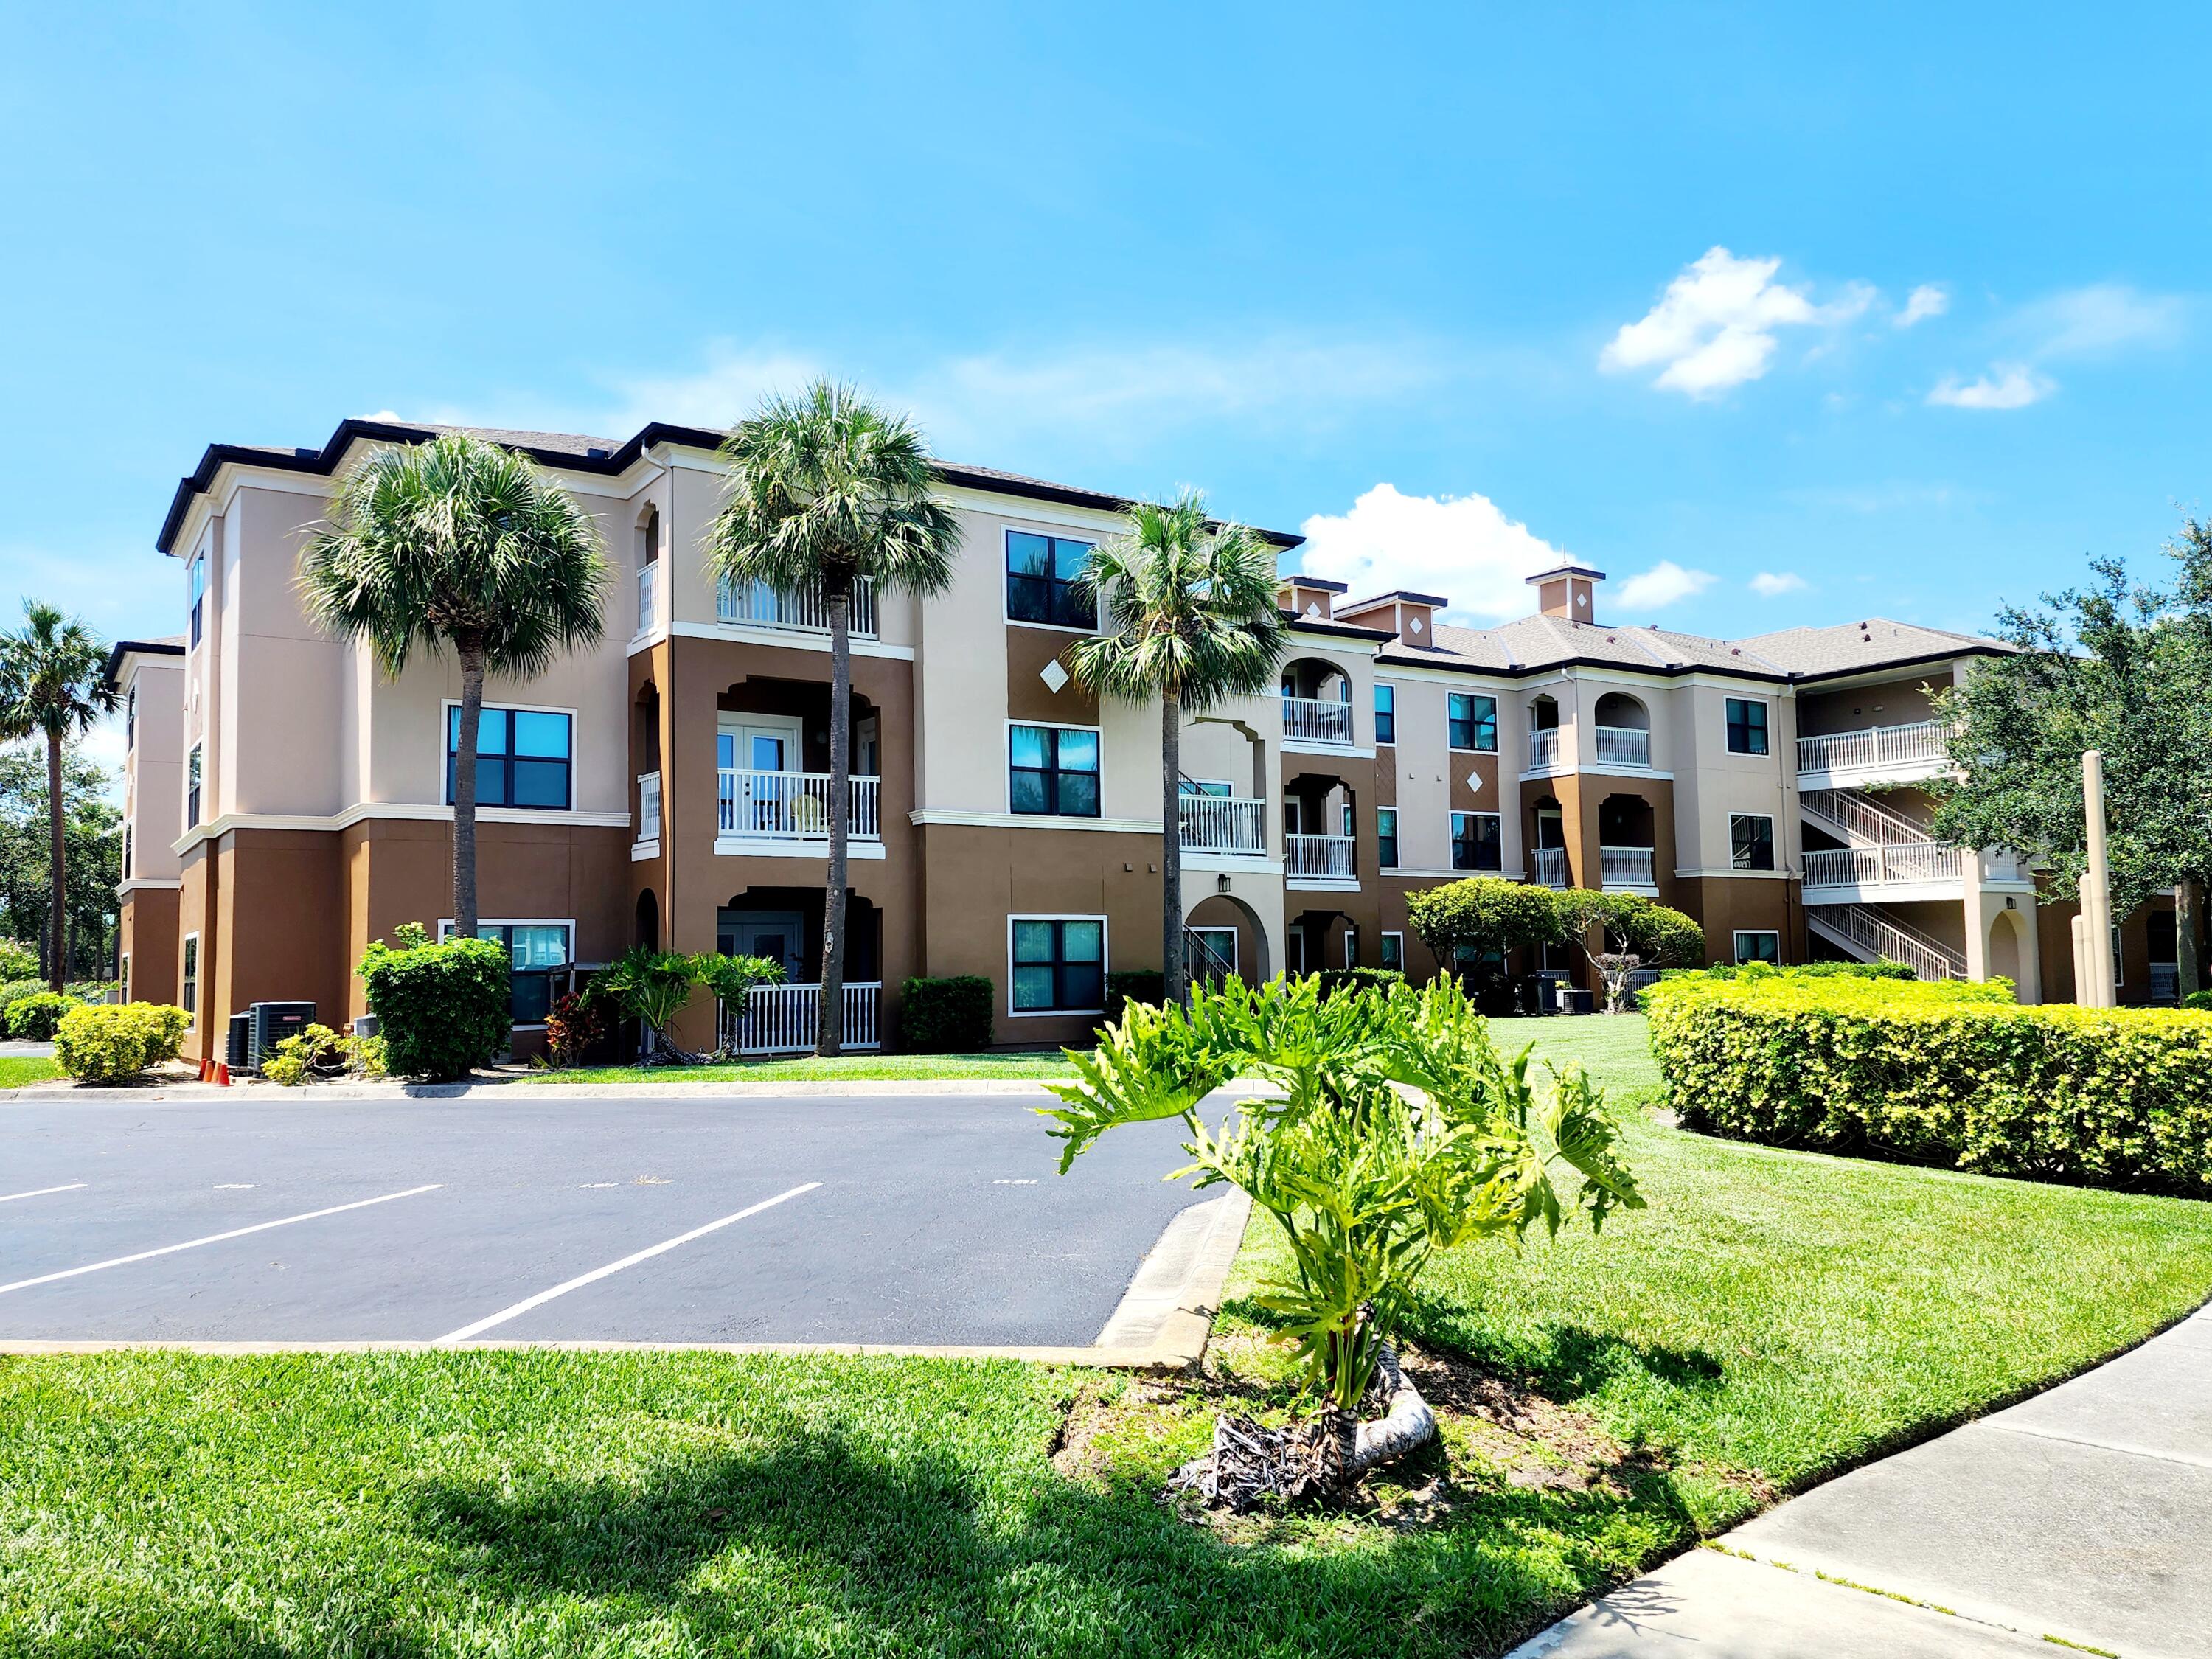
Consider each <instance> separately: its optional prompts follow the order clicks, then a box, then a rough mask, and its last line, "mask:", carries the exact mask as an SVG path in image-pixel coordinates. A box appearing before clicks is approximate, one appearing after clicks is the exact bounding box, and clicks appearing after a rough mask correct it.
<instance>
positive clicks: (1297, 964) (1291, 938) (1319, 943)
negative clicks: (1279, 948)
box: [1283, 910, 1359, 976]
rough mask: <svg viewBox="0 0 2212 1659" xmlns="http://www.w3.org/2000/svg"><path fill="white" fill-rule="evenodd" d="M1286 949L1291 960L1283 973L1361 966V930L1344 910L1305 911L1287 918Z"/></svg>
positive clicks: (1284, 934)
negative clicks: (1359, 951)
mask: <svg viewBox="0 0 2212 1659" xmlns="http://www.w3.org/2000/svg"><path fill="white" fill-rule="evenodd" d="M1347 941H1349V943H1348V944H1347ZM1283 948H1284V950H1285V952H1286V953H1287V955H1288V958H1289V959H1288V960H1287V961H1285V963H1283V971H1284V972H1285V973H1286V974H1289V975H1293V976H1296V975H1300V974H1317V973H1319V972H1321V970H1322V969H1324V968H1356V967H1358V965H1359V963H1358V949H1359V933H1358V928H1356V927H1354V926H1353V925H1352V920H1351V918H1350V917H1348V916H1346V915H1345V914H1344V912H1343V911H1341V910H1302V911H1300V912H1298V913H1297V915H1286V916H1285V918H1284V929H1283Z"/></svg>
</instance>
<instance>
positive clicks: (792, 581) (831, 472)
mask: <svg viewBox="0 0 2212 1659" xmlns="http://www.w3.org/2000/svg"><path fill="white" fill-rule="evenodd" d="M722 453H723V455H724V457H725V458H726V459H728V461H729V463H730V478H729V489H728V494H727V495H726V497H725V499H724V501H723V504H722V510H721V511H720V513H718V514H716V515H715V519H714V526H713V527H712V528H711V529H710V530H708V532H707V562H708V568H709V569H710V570H711V571H712V572H713V573H714V575H715V576H716V577H717V578H718V579H720V580H722V581H725V582H729V583H732V584H734V585H737V586H746V585H749V584H750V583H753V582H760V583H763V584H764V585H765V586H769V587H772V588H775V589H777V590H779V591H781V592H807V591H809V590H811V589H816V588H818V589H819V590H820V592H821V594H822V605H823V611H826V612H827V613H828V616H829V879H828V884H827V885H826V887H825V888H824V890H823V899H822V992H821V1006H820V1014H819V1018H818V1021H817V1025H816V1027H815V1048H816V1051H817V1053H820V1054H836V1053H837V1051H838V1049H839V1048H840V1047H841V1046H842V1044H843V1042H844V1037H845V1030H844V1027H845V879H846V872H847V868H848V865H847V857H848V854H847V847H846V842H847V836H848V833H849V831H850V829H851V820H852V803H851V802H850V801H849V800H848V799H847V795H848V792H849V790H850V787H851V784H850V778H851V775H852V769H853V757H852V723H853V638H852V629H851V624H852V605H853V588H854V584H855V583H856V582H858V581H860V580H861V579H862V578H863V577H865V578H866V579H867V580H870V581H872V583H874V584H875V586H876V590H877V592H879V593H886V592H905V593H918V594H930V593H941V592H944V591H945V589H946V588H947V587H948V586H951V582H952V559H953V555H954V554H955V553H956V552H957V550H958V548H959V544H960V526H959V521H958V520H956V519H955V518H954V517H953V515H952V513H951V509H950V508H948V507H945V504H944V503H943V502H941V501H938V500H937V499H936V497H935V496H934V495H933V494H932V493H931V491H932V489H933V487H934V485H935V483H936V471H935V469H934V468H933V466H932V465H930V459H929V449H928V446H927V444H926V443H925V442H924V441H923V440H922V435H921V431H920V429H919V428H916V427H915V424H914V422H912V421H910V420H908V418H907V417H906V416H902V415H894V414H891V413H890V412H889V411H888V410H884V409H881V408H878V406H877V405H876V404H872V403H870V402H869V401H868V400H867V399H866V398H864V397H862V396H861V395H860V392H859V391H858V390H857V389H856V388H854V387H853V386H845V385H842V384H841V383H838V382H836V381H830V380H817V381H816V382H815V383H814V384H813V385H812V386H809V387H808V388H807V389H806V390H805V392H802V393H800V394H799V396H798V397H796V398H783V397H770V398H767V399H765V400H763V403H762V404H761V406H760V408H759V409H758V410H757V411H756V412H755V413H754V414H753V416H751V418H750V419H748V420H746V421H744V422H740V423H739V424H738V426H737V428H735V429H734V430H732V432H731V434H730V435H729V438H728V440H727V441H726V442H725V443H724V444H723V445H722Z"/></svg>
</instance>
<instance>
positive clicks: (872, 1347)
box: [0, 1193, 1252, 1371]
mask: <svg viewBox="0 0 2212 1659" xmlns="http://www.w3.org/2000/svg"><path fill="white" fill-rule="evenodd" d="M1251 1212H1252V1200H1250V1199H1249V1198H1247V1197H1246V1196H1245V1195H1244V1194H1242V1193H1232V1194H1230V1195H1229V1196H1227V1197H1225V1198H1217V1199H1212V1200H1208V1201H1206V1202H1205V1203H1202V1204H1194V1205H1192V1206H1190V1207H1189V1208H1188V1209H1186V1210H1183V1211H1182V1212H1179V1213H1178V1214H1177V1215H1176V1217H1175V1218H1173V1219H1172V1220H1170V1222H1169V1223H1168V1225H1167V1227H1166V1229H1165V1231H1163V1232H1162V1233H1161V1234H1160V1237H1159V1238H1158V1241H1157V1242H1156V1243H1154V1244H1153V1246H1152V1249H1150V1250H1149V1251H1147V1252H1146V1255H1145V1259H1144V1260H1143V1261H1141V1262H1139V1264H1138V1267H1137V1273H1136V1276H1135V1278H1133V1279H1131V1280H1130V1283H1129V1288H1128V1289H1127V1291H1124V1292H1123V1293H1122V1297H1121V1304H1120V1305H1119V1306H1117V1307H1116V1308H1115V1310H1114V1314H1113V1316H1112V1317H1111V1318H1109V1320H1108V1321H1107V1322H1106V1325H1105V1328H1103V1330H1101V1331H1100V1332H1099V1334H1098V1335H1097V1339H1096V1340H1094V1341H1093V1342H1092V1343H1091V1345H1090V1346H1088V1347H1023V1346H1006V1347H993V1346H987V1345H969V1344H961V1343H902V1342H616V1341H604V1342H499V1341H489V1342H463V1343H456V1344H453V1346H443V1345H441V1344H438V1343H435V1342H380V1341H363V1342H219V1341H162V1340H134V1339H117V1340H103V1339H94V1340H76V1341H44V1340H32V1339H22V1338H17V1339H10V1340H4V1341H0V1358H34V1357H39V1356H45V1355H56V1354H92V1353H204V1354H231V1355H241V1354H276V1353H483V1352H494V1353H498V1352H538V1351H543V1352H554V1353H725V1354H794V1355H799V1354H885V1355H890V1356H895V1357H898V1358H910V1359H1018V1360H1023V1361H1025V1362H1027V1363H1029V1364H1034V1365H1089V1366H1096V1367H1098V1368H1100V1369H1102V1370H1140V1371H1180V1370H1188V1369H1189V1368H1190V1367H1192V1366H1193V1365H1195V1364H1197V1363H1198V1362H1199V1359H1200V1357H1201V1356H1203V1355H1204V1353H1205V1352H1206V1340H1207V1338H1208V1337H1209V1336H1210V1335H1211V1334H1212V1329H1213V1316H1214V1315H1215V1314H1216V1313H1217V1312H1218V1310H1219V1309H1220V1306H1221V1293H1222V1291H1223V1289H1224V1287H1225V1286H1226V1285H1227V1284H1228V1282H1229V1273H1230V1269H1231V1267H1232V1266H1234V1264H1235V1262H1236V1260H1237V1247H1238V1246H1239V1245H1240V1244H1242V1243H1243V1239H1244V1224H1245V1222H1246V1220H1247V1218H1249V1216H1250V1215H1251Z"/></svg>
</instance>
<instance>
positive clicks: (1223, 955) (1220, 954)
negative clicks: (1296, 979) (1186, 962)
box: [1183, 893, 1273, 985]
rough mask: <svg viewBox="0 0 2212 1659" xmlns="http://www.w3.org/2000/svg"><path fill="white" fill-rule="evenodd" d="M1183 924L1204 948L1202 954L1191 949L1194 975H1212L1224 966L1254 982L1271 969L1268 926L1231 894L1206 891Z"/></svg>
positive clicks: (1265, 977)
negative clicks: (1201, 973)
mask: <svg viewBox="0 0 2212 1659" xmlns="http://www.w3.org/2000/svg"><path fill="white" fill-rule="evenodd" d="M1183 926H1184V927H1187V928H1188V929H1189V930H1190V931H1191V932H1192V933H1194V934H1196V935H1197V936H1198V943H1199V945H1200V946H1201V947H1202V949H1203V953H1202V954H1201V952H1200V951H1198V950H1194V951H1192V952H1190V955H1191V957H1193V958H1194V960H1193V961H1192V962H1191V963H1190V967H1191V969H1192V974H1193V976H1194V977H1196V976H1198V975H1199V974H1200V971H1201V970H1205V971H1206V972H1207V973H1208V974H1209V975H1212V974H1218V972H1219V971H1220V969H1221V968H1223V967H1225V968H1227V969H1229V970H1230V971H1231V972H1233V973H1234V974H1235V975H1236V976H1237V978H1238V979H1241V980H1243V981H1244V982H1245V983H1246V984H1248V985H1257V984H1260V983H1261V982H1262V981H1265V980H1267V978H1268V977H1269V976H1270V975H1271V974H1272V973H1273V964H1272V963H1270V962H1269V960H1268V951H1267V927H1266V925H1265V924H1264V923H1263V922H1262V921H1261V919H1260V914H1259V912H1258V911H1256V910H1255V909H1254V908H1252V907H1251V906H1250V905H1249V904H1247V903H1246V902H1244V901H1243V899H1241V898H1239V897H1237V895H1235V894H1234V893H1209V894H1207V895H1206V896H1205V897H1204V898H1202V899H1200V901H1199V902H1197V903H1196V904H1194V905H1193V906H1192V907H1191V909H1190V914H1189V915H1187V916H1185V917H1184V918H1183ZM1217 964H1218V965H1217Z"/></svg>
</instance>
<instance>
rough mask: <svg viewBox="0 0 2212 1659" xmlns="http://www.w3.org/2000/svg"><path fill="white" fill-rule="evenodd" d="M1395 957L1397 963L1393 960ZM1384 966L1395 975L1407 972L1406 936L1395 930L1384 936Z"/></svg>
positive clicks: (1385, 933) (1390, 930) (1387, 932)
mask: <svg viewBox="0 0 2212 1659" xmlns="http://www.w3.org/2000/svg"><path fill="white" fill-rule="evenodd" d="M1392 957H1395V958H1396V960H1395V961H1393V960H1392V959H1391V958H1392ZM1383 967H1385V968H1388V969H1391V970H1392V971H1394V972H1395V973H1401V974H1402V973H1404V972H1405V971H1406V936H1405V934H1404V933H1401V932H1399V931H1398V930H1396V929H1395V928H1393V929H1389V930H1386V931H1385V932H1384V933H1383Z"/></svg>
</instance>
